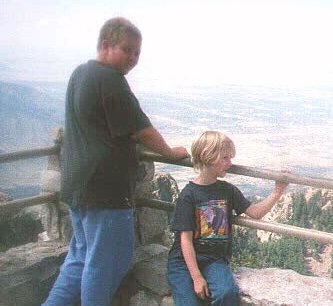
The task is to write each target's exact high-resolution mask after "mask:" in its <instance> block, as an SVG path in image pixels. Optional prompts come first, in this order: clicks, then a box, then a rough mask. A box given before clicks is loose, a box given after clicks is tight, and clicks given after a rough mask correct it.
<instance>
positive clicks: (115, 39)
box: [97, 17, 142, 51]
mask: <svg viewBox="0 0 333 306" xmlns="http://www.w3.org/2000/svg"><path fill="white" fill-rule="evenodd" d="M124 36H134V37H137V38H139V39H142V35H141V32H140V30H139V29H138V28H137V27H136V26H135V25H134V24H133V23H132V22H130V21H129V20H127V19H126V18H123V17H114V18H111V19H109V20H107V21H106V22H105V23H104V25H103V26H102V28H101V30H100V32H99V37H98V42H97V51H100V50H101V47H102V42H103V40H106V41H107V42H108V43H109V46H110V47H114V46H115V45H117V44H118V43H119V42H120V41H121V40H122V39H123V38H124Z"/></svg>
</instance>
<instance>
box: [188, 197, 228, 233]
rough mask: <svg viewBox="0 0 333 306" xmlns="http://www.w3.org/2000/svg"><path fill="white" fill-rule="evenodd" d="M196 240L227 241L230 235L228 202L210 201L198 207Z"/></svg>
mask: <svg viewBox="0 0 333 306" xmlns="http://www.w3.org/2000/svg"><path fill="white" fill-rule="evenodd" d="M195 214H196V228H195V232H194V238H195V239H200V238H201V239H212V238H213V239H225V238H227V237H228V235H229V224H228V207H227V201H226V200H210V201H208V202H205V203H200V204H199V205H197V207H196V212H195Z"/></svg>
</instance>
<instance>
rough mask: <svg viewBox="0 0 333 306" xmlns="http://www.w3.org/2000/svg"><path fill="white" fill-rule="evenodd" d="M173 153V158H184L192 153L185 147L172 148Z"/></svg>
mask: <svg viewBox="0 0 333 306" xmlns="http://www.w3.org/2000/svg"><path fill="white" fill-rule="evenodd" d="M171 150H172V155H171V156H170V157H171V158H173V159H183V158H185V157H189V156H190V154H189V153H188V152H187V150H186V148H184V147H173V148H171Z"/></svg>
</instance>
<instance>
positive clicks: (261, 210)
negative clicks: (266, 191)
mask: <svg viewBox="0 0 333 306" xmlns="http://www.w3.org/2000/svg"><path fill="white" fill-rule="evenodd" d="M287 186H288V183H282V182H275V189H274V190H273V192H272V193H271V194H270V195H269V196H268V197H267V198H266V199H264V200H262V201H261V202H259V203H258V204H251V205H250V206H249V207H248V208H247V209H246V211H245V214H247V215H248V216H249V217H251V218H254V219H261V218H262V217H263V216H265V215H266V214H267V213H268V212H269V211H270V210H271V209H272V208H273V206H274V205H275V204H276V203H277V202H278V201H279V199H280V198H281V196H282V194H283V192H284V190H285V189H286V188H287Z"/></svg>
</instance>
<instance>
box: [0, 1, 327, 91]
mask: <svg viewBox="0 0 333 306" xmlns="http://www.w3.org/2000/svg"><path fill="white" fill-rule="evenodd" d="M114 16H124V17H126V18H128V19H130V20H131V21H132V22H133V23H134V24H136V25H137V26H138V27H139V29H140V30H141V31H142V34H143V45H142V53H141V58H140V62H139V64H138V66H137V67H136V68H135V69H134V70H133V72H131V73H130V76H129V77H130V78H132V79H134V82H135V80H138V79H140V80H148V79H149V80H163V82H170V84H171V83H173V84H177V83H179V82H182V83H184V84H185V83H187V84H192V85H197V84H203V85H207V84H219V83H220V84H256V85H266V84H267V85H332V84H333V60H332V54H333V40H332V38H331V36H332V34H331V30H332V29H333V18H332V16H333V1H330V0H327V1H320V0H289V1H285V0H279V1H271V0H265V1H259V0H252V1H247V0H243V1H241V0H233V1H224V0H201V1H190V0H188V1H186V0H177V1H174V0H169V1H159V0H142V1H135V0H134V1H130V0H117V1H112V0H108V1H105V0H99V1H95V0H47V1H45V0H0V69H1V70H2V72H0V78H1V74H5V73H6V74H8V73H14V74H15V75H16V77H17V78H21V79H28V80H45V81H67V80H68V78H69V76H70V74H71V72H72V70H73V69H74V68H75V67H76V66H77V65H78V64H80V63H82V62H85V61H87V60H88V59H93V58H95V56H96V42H97V37H98V32H99V29H100V27H101V26H102V24H103V23H104V21H105V20H107V19H109V18H111V17H114Z"/></svg>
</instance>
